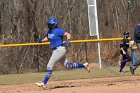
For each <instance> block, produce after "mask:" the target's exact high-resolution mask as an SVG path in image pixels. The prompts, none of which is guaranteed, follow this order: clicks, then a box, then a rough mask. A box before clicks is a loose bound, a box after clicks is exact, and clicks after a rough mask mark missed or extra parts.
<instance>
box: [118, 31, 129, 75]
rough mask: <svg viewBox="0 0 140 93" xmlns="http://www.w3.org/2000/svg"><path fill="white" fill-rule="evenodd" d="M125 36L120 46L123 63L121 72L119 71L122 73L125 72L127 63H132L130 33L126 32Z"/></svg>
mask: <svg viewBox="0 0 140 93" xmlns="http://www.w3.org/2000/svg"><path fill="white" fill-rule="evenodd" d="M123 35H124V38H123V40H122V41H121V44H120V52H121V55H122V60H121V63H120V71H119V72H120V73H122V72H123V68H124V67H125V64H126V62H129V61H131V57H130V56H129V54H128V49H129V39H128V37H129V32H124V34H123Z"/></svg>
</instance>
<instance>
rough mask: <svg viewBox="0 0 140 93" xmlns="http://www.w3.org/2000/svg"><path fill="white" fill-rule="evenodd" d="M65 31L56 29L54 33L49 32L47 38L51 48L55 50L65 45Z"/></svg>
mask: <svg viewBox="0 0 140 93" xmlns="http://www.w3.org/2000/svg"><path fill="white" fill-rule="evenodd" d="M64 34H65V31H64V30H63V29H60V28H55V29H54V30H53V31H51V30H48V32H47V34H46V37H47V38H48V39H49V41H50V48H51V49H53V48H55V47H58V46H60V45H62V44H63V36H64Z"/></svg>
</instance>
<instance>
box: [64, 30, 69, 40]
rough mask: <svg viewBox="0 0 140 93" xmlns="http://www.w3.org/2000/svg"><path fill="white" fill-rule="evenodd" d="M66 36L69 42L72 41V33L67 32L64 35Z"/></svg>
mask: <svg viewBox="0 0 140 93" xmlns="http://www.w3.org/2000/svg"><path fill="white" fill-rule="evenodd" d="M64 35H65V36H66V37H67V40H70V37H71V35H70V33H68V32H65V34H64Z"/></svg>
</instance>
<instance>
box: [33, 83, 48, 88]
mask: <svg viewBox="0 0 140 93" xmlns="http://www.w3.org/2000/svg"><path fill="white" fill-rule="evenodd" d="M35 84H36V85H37V86H38V87H42V88H43V89H45V88H46V86H45V85H44V83H43V82H36V83H35Z"/></svg>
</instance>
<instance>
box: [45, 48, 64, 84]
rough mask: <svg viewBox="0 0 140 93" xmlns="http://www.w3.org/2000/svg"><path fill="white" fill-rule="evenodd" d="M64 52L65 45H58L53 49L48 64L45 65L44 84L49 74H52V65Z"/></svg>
mask: <svg viewBox="0 0 140 93" xmlns="http://www.w3.org/2000/svg"><path fill="white" fill-rule="evenodd" d="M65 53H66V49H65V47H59V48H58V49H57V50H54V51H53V52H52V56H51V58H50V60H49V62H48V65H47V73H46V76H45V78H44V81H43V82H44V85H46V84H47V82H48V80H49V78H50V76H51V74H52V70H53V67H54V64H55V63H56V62H57V61H58V60H59V59H61V58H62V57H63V56H64V55H65Z"/></svg>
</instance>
